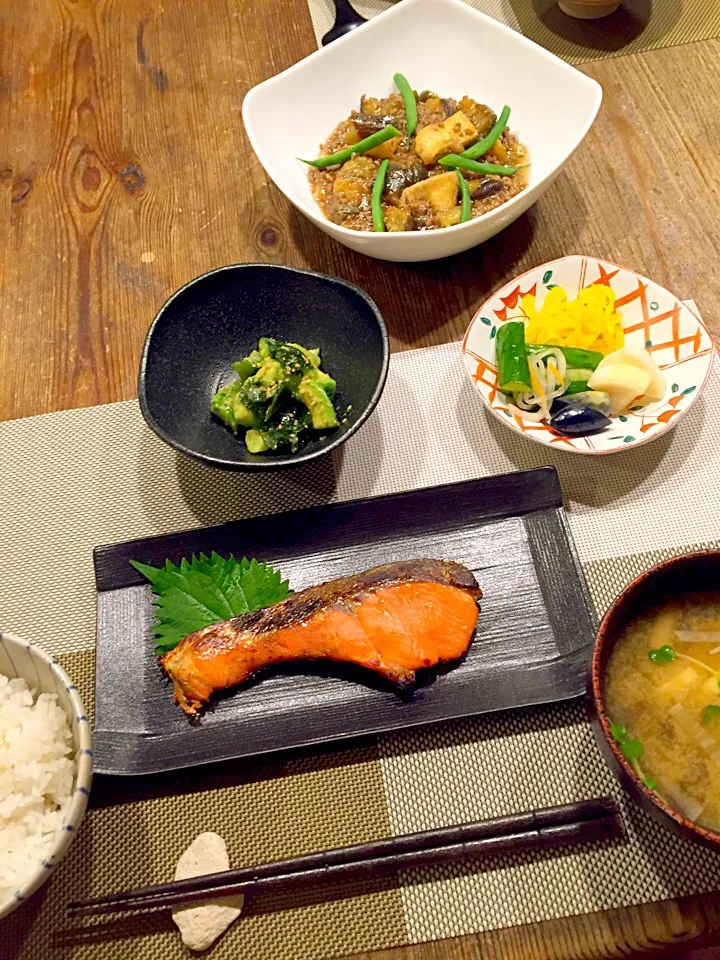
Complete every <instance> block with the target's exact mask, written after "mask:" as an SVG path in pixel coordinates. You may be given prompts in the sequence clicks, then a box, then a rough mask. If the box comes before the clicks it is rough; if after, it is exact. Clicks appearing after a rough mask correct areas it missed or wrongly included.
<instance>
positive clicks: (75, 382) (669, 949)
mask: <svg viewBox="0 0 720 960" xmlns="http://www.w3.org/2000/svg"><path fill="white" fill-rule="evenodd" d="M0 49H2V51H3V61H2V64H1V65H0V71H2V72H0V124H1V128H2V130H3V131H4V135H3V142H2V146H0V189H1V190H2V191H3V198H2V209H3V221H2V234H1V235H2V241H1V245H0V258H1V259H0V270H1V273H0V276H1V277H2V285H1V289H0V317H1V318H2V320H1V324H2V337H0V370H2V377H0V419H11V418H14V417H26V416H30V415H33V414H41V413H47V412H49V411H53V410H62V409H68V408H72V407H83V406H89V405H92V404H98V403H109V402H111V401H115V400H125V399H130V398H133V397H135V395H136V375H137V366H138V358H139V355H140V348H141V345H142V341H143V338H144V336H145V332H146V330H147V328H148V325H149V323H150V321H151V320H152V318H153V315H154V313H155V311H156V310H157V308H158V307H159V306H160V304H161V303H162V302H163V300H164V299H165V298H166V297H167V296H168V295H169V294H170V293H171V292H172V291H173V290H175V289H176V288H177V287H178V286H180V285H181V284H182V283H184V282H185V281H187V280H188V279H190V278H191V277H194V276H196V275H197V274H199V273H202V272H203V271H204V270H207V269H209V268H212V267H216V266H219V265H221V264H227V263H233V262H238V261H253V260H260V261H270V262H275V263H289V264H292V265H295V266H303V267H310V268H312V269H316V270H321V271H325V272H327V273H333V274H337V275H338V276H340V277H345V278H346V279H348V280H352V281H354V282H356V283H358V284H360V285H361V286H362V287H364V288H365V289H366V290H367V291H368V292H369V293H370V295H371V296H372V297H373V298H374V299H375V300H376V301H377V303H378V304H379V306H380V308H381V310H382V311H383V313H384V315H385V318H386V320H387V324H388V327H389V330H390V333H391V337H392V347H393V349H394V350H403V349H407V348H410V347H416V346H420V345H425V344H433V343H442V342H445V341H449V340H455V339H459V338H460V337H461V335H462V333H463V332H464V330H465V327H466V326H467V324H468V322H469V320H470V318H471V316H472V315H473V313H474V311H475V310H476V308H477V306H478V305H479V304H480V303H481V302H482V301H483V300H484V299H485V297H486V296H487V295H488V293H489V292H490V291H491V290H493V289H494V288H495V287H497V286H498V285H500V284H501V283H503V282H505V281H506V280H508V279H509V278H511V277H512V276H513V275H514V274H516V273H519V272H520V271H522V270H524V269H526V268H528V267H530V266H533V265H535V264H537V263H540V262H542V261H544V260H549V259H551V258H553V257H556V256H559V255H561V254H564V253H573V252H582V253H589V254H595V255H598V256H601V257H607V258H608V259H610V260H615V261H617V262H618V263H623V264H627V265H628V266H630V267H633V268H635V269H637V270H639V271H640V272H642V273H645V274H647V275H648V276H649V277H652V278H653V279H655V280H657V281H658V282H659V283H661V284H663V285H665V286H667V287H669V288H670V289H671V290H673V291H674V292H676V293H677V294H678V295H679V296H681V297H694V298H695V299H696V301H697V303H698V306H699V307H700V310H701V312H702V314H703V316H704V317H705V319H706V321H707V322H708V324H709V325H710V327H711V328H712V329H713V332H714V333H715V335H716V336H718V335H720V266H719V264H720V189H719V188H718V184H719V183H720V126H719V125H718V123H717V116H716V114H717V111H716V107H717V104H718V103H720V41H717V40H708V41H702V42H697V43H693V44H690V45H687V46H682V47H677V48H674V49H666V50H659V51H654V52H647V53H642V54H637V55H632V56H627V57H621V58H618V59H614V60H604V61H600V62H597V63H593V64H590V65H588V66H586V67H584V68H583V70H584V72H586V73H587V74H589V75H590V76H592V77H594V78H595V79H596V80H598V81H599V82H600V83H601V84H602V86H603V88H604V91H605V99H604V102H603V106H602V108H601V111H600V115H599V117H598V119H597V122H596V123H595V125H594V127H593V129H592V130H591V132H590V134H589V135H588V137H587V139H586V140H585V142H584V143H583V145H582V146H581V148H580V149H579V150H578V152H577V154H576V155H575V157H574V158H573V159H572V161H571V162H570V164H569V165H568V167H567V171H566V172H565V173H563V174H562V175H561V176H560V177H559V178H558V180H557V181H556V182H555V184H554V185H553V186H552V187H551V188H550V190H549V191H548V192H547V193H546V194H545V196H544V197H543V198H542V199H541V200H540V201H539V202H538V203H537V204H536V206H535V207H533V208H532V209H531V210H530V211H529V212H528V213H526V214H525V215H524V216H523V217H521V218H520V219H519V220H518V221H517V222H516V223H515V224H513V225H512V226H511V227H509V228H508V229H507V230H505V231H504V233H502V234H500V235H499V236H498V237H495V238H494V239H493V240H490V241H489V242H488V243H486V244H485V245H484V246H482V247H478V248H476V249H475V250H470V251H468V252H467V253H465V254H462V255H460V256H458V257H455V258H454V259H452V260H449V261H443V262H439V263H427V264H409V265H397V264H389V263H382V262H380V261H375V260H370V259H368V258H365V257H362V256H360V255H359V254H354V253H351V252H350V251H348V250H346V249H345V248H344V247H342V246H340V245H339V244H336V243H334V242H333V241H331V240H330V239H329V238H328V237H326V236H325V235H324V234H322V233H320V231H318V230H317V229H316V228H315V227H313V226H312V225H311V224H310V223H308V222H307V221H306V220H305V218H304V217H303V216H302V215H300V214H298V213H296V212H295V211H294V210H293V209H292V208H291V207H290V204H289V203H288V202H287V201H286V200H285V199H284V198H283V196H282V195H281V194H280V193H279V192H278V190H276V188H275V187H274V186H273V185H272V184H271V183H270V182H269V181H268V179H267V178H266V176H265V175H264V172H263V170H262V168H261V167H260V164H259V163H258V162H257V160H256V159H255V156H254V154H253V152H252V150H251V148H250V146H249V144H248V142H247V139H246V137H245V135H244V132H243V128H242V123H241V116H240V108H241V104H242V99H243V96H244V94H245V93H246V92H247V91H248V90H249V89H250V88H251V87H252V86H253V85H254V84H256V83H258V82H260V81H261V80H264V79H266V78H267V77H269V76H271V75H273V74H275V73H277V72H279V71H280V70H283V69H285V68H286V67H288V66H289V65H290V64H292V63H294V62H295V61H297V60H299V59H301V58H302V57H304V56H306V55H307V54H309V53H310V52H312V51H313V50H314V49H315V37H314V35H313V32H312V29H311V24H310V16H309V13H308V10H307V7H306V5H305V3H304V2H303V0H294V2H293V3H290V0H284V2H282V3H279V2H277V0H256V2H254V3H252V4H247V5H242V4H240V3H236V4H233V3H230V2H226V0H185V2H184V3H177V4H170V3H167V4H165V5H163V3H162V2H161V0H123V2H113V0H26V2H25V3H22V4H20V3H12V2H10V0H6V2H5V3H4V5H2V7H0ZM701 943H714V944H716V945H717V944H720V895H716V896H712V897H692V898H688V899H685V900H682V901H676V902H673V903H669V904H662V905H648V906H643V907H636V908H632V909H624V910H614V911H609V912H606V913H603V914H598V915H593V916H586V917H579V918H574V919H572V920H563V921H555V922H552V923H545V924H539V925H535V926H528V927H521V928H516V929H512V930H507V931H500V932H497V933H492V934H485V935H479V936H473V937H467V938H462V939H458V940H452V941H450V940H448V941H444V942H441V943H435V944H429V945H424V946H418V947H409V948H406V949H397V950H387V951H383V952H381V953H373V954H372V955H365V960H370V956H372V958H373V960H380V958H383V960H401V958H402V960H411V958H412V960H420V958H422V960H431V958H433V960H435V958H437V960H439V958H444V960H445V958H447V960H450V958H453V960H461V958H463V960H470V958H475V957H493V958H501V957H513V958H526V957H534V958H539V957H542V958H561V957H562V958H570V957H573V958H576V957H598V958H610V957H616V956H618V957H619V956H621V955H622V956H628V955H629V954H632V953H636V952H640V951H642V952H643V955H645V954H646V953H649V954H652V955H653V956H667V957H674V958H678V957H686V958H690V957H693V958H697V960H699V958H700V957H701V956H702V957H707V958H710V957H711V956H717V953H716V952H715V950H716V948H710V949H709V950H708V952H707V953H706V952H705V951H696V950H695V947H696V946H698V945H699V944H701ZM681 944H682V946H681ZM691 945H692V950H691V952H687V950H688V948H689V947H690V946H691Z"/></svg>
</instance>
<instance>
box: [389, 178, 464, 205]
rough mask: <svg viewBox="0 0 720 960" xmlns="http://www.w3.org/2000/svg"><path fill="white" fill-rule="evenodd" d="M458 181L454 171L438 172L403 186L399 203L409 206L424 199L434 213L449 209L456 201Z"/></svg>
mask: <svg viewBox="0 0 720 960" xmlns="http://www.w3.org/2000/svg"><path fill="white" fill-rule="evenodd" d="M457 194H458V181H457V176H456V175H455V171H454V170H453V171H451V172H450V173H439V174H438V175H437V176H436V177H428V179H427V180H421V181H420V183H413V185H412V186H411V187H405V189H404V190H403V192H402V194H401V195H400V203H401V204H402V205H403V206H409V205H410V204H412V203H417V202H418V201H425V203H429V204H430V206H431V207H432V208H433V210H434V211H435V212H436V213H440V212H441V211H443V210H449V209H450V208H451V207H454V206H455V204H456V203H457Z"/></svg>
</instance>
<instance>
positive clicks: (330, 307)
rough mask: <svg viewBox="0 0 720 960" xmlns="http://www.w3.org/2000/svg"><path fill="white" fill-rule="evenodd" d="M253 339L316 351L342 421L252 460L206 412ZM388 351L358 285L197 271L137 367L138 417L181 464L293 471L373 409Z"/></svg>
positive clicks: (265, 267)
mask: <svg viewBox="0 0 720 960" xmlns="http://www.w3.org/2000/svg"><path fill="white" fill-rule="evenodd" d="M260 337H275V338H277V339H279V340H290V341H292V342H294V343H301V344H303V346H306V347H319V348H320V351H321V358H322V368H323V370H326V371H327V372H328V373H329V374H330V375H331V376H332V377H333V378H334V379H335V380H336V381H337V393H336V398H335V407H336V409H337V411H338V414H339V416H340V417H341V418H342V415H343V413H344V412H345V410H346V409H347V408H348V406H350V408H351V409H350V413H349V414H348V416H347V420H346V422H345V423H342V424H341V425H340V426H339V427H338V429H337V430H334V431H332V432H330V433H323V434H318V435H317V436H316V438H314V439H310V440H308V442H307V443H306V444H305V445H304V446H303V447H301V448H300V450H299V451H298V452H297V453H290V452H277V453H274V452H273V453H271V452H268V453H263V454H252V453H249V452H248V450H247V449H246V447H245V443H244V441H243V438H242V434H238V435H235V434H234V433H233V432H232V431H231V430H230V429H228V428H227V427H226V426H225V425H224V424H223V423H222V422H221V421H220V420H218V419H217V418H216V417H215V416H213V415H212V414H211V413H210V401H211V399H212V397H213V394H214V393H215V392H216V391H217V390H218V389H219V388H220V387H222V386H224V385H225V384H226V383H228V382H229V381H230V380H232V379H234V378H235V376H236V374H235V373H234V371H233V369H232V367H231V363H232V362H233V361H234V360H241V359H242V358H243V357H244V356H246V355H247V354H248V353H249V352H250V351H251V350H253V349H254V348H256V347H257V344H258V340H259V339H260ZM388 361H389V348H388V339H387V333H386V331H385V324H384V323H383V319H382V316H381V315H380V311H379V310H378V308H377V307H376V306H375V304H374V303H373V301H372V300H371V299H370V297H368V295H367V294H366V293H365V292H364V291H362V290H361V289H360V288H359V287H356V286H353V284H350V283H346V282H345V281H344V280H338V279H337V278H336V277H328V276H324V275H323V274H321V273H311V272H310V271H307V270H295V269H293V268H291V267H282V266H275V265H271V264H264V263H240V264H236V265H235V266H229V267H221V268H220V269H219V270H213V271H211V272H210V273H205V274H203V275H202V276H201V277H198V278H197V279H195V280H192V281H191V282H190V283H188V284H186V285H185V286H184V287H182V288H181V289H180V290H178V291H177V293H175V294H173V296H172V297H170V299H169V300H168V301H167V302H166V303H165V304H164V305H163V306H162V307H161V308H160V311H159V313H158V315H157V316H156V317H155V320H154V321H153V324H152V326H151V327H150V330H149V331H148V335H147V339H146V340H145V346H144V348H143V354H142V360H141V363H140V375H139V381H138V394H139V398H140V409H141V410H142V413H143V416H144V417H145V420H146V421H147V423H148V425H149V426H150V427H151V428H152V429H153V430H154V431H155V433H157V435H158V436H159V437H161V438H162V439H163V440H165V441H166V442H167V443H169V444H170V445H171V446H173V447H175V448H176V449H177V450H180V451H181V453H184V454H187V456H189V457H195V458H196V459H198V460H201V461H202V462H203V463H206V464H209V465H210V466H213V467H224V468H226V469H230V470H273V469H277V468H278V467H288V466H295V465H297V464H299V463H305V462H307V461H308V460H313V459H315V457H320V456H323V455H324V454H326V453H329V452H330V451H331V450H334V449H335V448H336V447H339V446H340V444H341V443H344V442H345V441H346V440H347V439H348V437H350V436H352V434H353V433H355V431H356V430H357V429H358V428H359V427H360V425H361V424H362V423H364V421H365V420H367V418H368V417H369V416H370V414H371V413H372V411H373V410H374V409H375V406H376V405H377V402H378V400H379V399H380V395H381V394H382V391H383V387H384V386H385V378H386V377H387V371H388Z"/></svg>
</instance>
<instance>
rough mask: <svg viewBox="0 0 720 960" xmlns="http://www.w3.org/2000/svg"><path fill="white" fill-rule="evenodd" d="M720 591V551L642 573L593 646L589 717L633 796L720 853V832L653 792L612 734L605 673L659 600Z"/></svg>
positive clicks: (667, 822)
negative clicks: (630, 630) (628, 632)
mask: <svg viewBox="0 0 720 960" xmlns="http://www.w3.org/2000/svg"><path fill="white" fill-rule="evenodd" d="M706 590H707V591H715V590H717V591H718V592H720V550H704V551H701V552H699V553H688V554H685V555H684V556H680V557H674V558H673V559H672V560H666V561H665V562H664V563H660V564H658V566H656V567H653V568H652V570H648V572H647V573H643V574H641V575H640V576H639V577H637V578H636V579H635V580H633V582H632V583H631V584H630V586H629V587H627V589H626V590H625V591H624V592H623V593H621V594H620V596H619V597H618V598H617V600H616V601H615V602H614V603H613V605H612V606H611V607H610V609H609V610H608V612H607V613H606V614H605V616H604V618H603V621H602V623H601V624H600V629H599V631H598V635H597V639H596V641H595V648H594V650H593V659H592V667H591V670H590V681H589V685H588V694H589V705H590V720H591V723H592V726H593V730H594V733H595V737H596V739H597V742H598V744H599V746H600V749H601V751H602V753H603V756H604V757H605V760H606V761H607V763H608V765H609V767H610V769H611V770H612V771H613V773H614V774H615V775H616V777H617V778H618V779H619V780H620V782H621V783H622V785H623V787H625V789H626V790H627V792H628V793H629V794H630V796H631V797H632V798H633V799H634V800H635V801H636V802H637V803H638V804H639V805H640V806H641V807H642V808H643V809H644V810H645V811H646V812H647V813H649V814H650V816H651V817H653V818H654V819H655V820H658V821H659V822H660V823H662V824H663V825H664V826H665V827H668V828H669V829H670V830H672V831H673V833H678V834H680V835H681V836H683V837H686V838H687V839H689V840H694V841H696V842H697V843H702V844H704V845H705V846H709V847H711V848H712V849H713V850H715V851H717V852H720V833H716V832H714V831H713V830H708V829H707V828H706V827H703V826H701V825H700V824H698V823H695V822H694V821H692V820H688V819H687V817H684V816H683V815H682V814H681V813H679V812H678V811H677V810H674V809H673V808H672V807H671V806H670V804H668V803H666V802H665V800H663V798H662V797H661V796H659V794H657V793H656V792H655V791H654V790H649V789H648V788H647V787H646V786H645V784H644V783H643V782H642V780H641V779H640V778H639V777H638V775H637V774H636V773H635V771H634V770H633V768H632V766H631V765H630V763H628V761H627V760H626V759H625V757H624V756H623V754H622V751H621V750H620V747H619V746H618V744H617V743H616V742H615V740H613V738H612V735H611V733H610V723H611V720H610V718H609V716H608V713H607V707H606V703H605V673H606V670H607V665H608V662H609V660H610V657H611V656H612V652H613V650H614V649H615V644H616V643H617V641H618V640H619V638H620V636H621V635H622V633H623V631H624V630H625V627H626V626H627V625H628V624H629V623H630V622H631V621H632V620H634V619H635V618H636V617H637V616H639V615H641V614H642V613H644V612H646V611H647V610H650V609H653V608H654V607H657V604H658V602H659V601H660V602H661V601H662V600H664V599H666V598H672V597H682V596H685V595H687V594H690V593H697V592H701V591H706Z"/></svg>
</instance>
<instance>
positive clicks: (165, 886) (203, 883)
mask: <svg viewBox="0 0 720 960" xmlns="http://www.w3.org/2000/svg"><path fill="white" fill-rule="evenodd" d="M621 833H622V821H621V819H620V816H619V814H618V809H617V805H616V803H615V801H614V800H613V799H612V797H602V798H599V799H596V800H583V801H580V802H578V803H570V804H566V805H564V806H559V807H549V808H547V809H544V810H536V811H531V812H528V813H518V814H512V815H510V816H507V817H498V818H496V819H493V820H481V821H478V822H476V823H465V824H460V825H459V826H455V827H444V828H442V829H439V830H427V831H424V832H422V833H411V834H406V835H404V836H400V837H392V838H391V839H388V840H377V841H374V842H372V843H362V844H358V845H356V846H352V847H340V848H338V849H336V850H326V851H323V852H321V853H311V854H308V855H306V856H303V857H295V858H293V859H291V860H278V861H275V862H273V863H265V864H261V865H259V866H254V867H240V868H238V869H235V870H224V871H223V872H222V873H212V874H206V875H205V876H202V877H193V878H192V879H189V880H176V881H172V882H171V883H161V884H157V885H156V886H152V887H144V888H140V889H138V890H131V891H127V892H122V893H116V894H110V895H109V896H105V897H98V898H97V899H93V900H80V901H77V902H75V903H71V904H70V905H69V907H68V910H69V911H70V913H71V914H72V915H74V916H81V915H87V914H106V913H120V912H126V911H131V910H155V909H161V908H169V907H177V906H181V905H186V904H189V903H199V902H201V901H204V900H218V899H221V898H223V897H229V896H236V895H237V894H239V893H248V892H256V891H260V890H262V891H268V890H275V891H276V890H279V889H280V888H282V889H288V888H289V887H291V886H293V885H295V884H301V885H303V884H309V883H311V882H317V881H318V880H343V881H348V880H358V879H362V878H365V877H375V876H378V875H379V874H381V873H383V874H384V873H386V872H388V871H393V872H394V871H396V870H399V869H408V868H410V867H419V866H429V865H431V864H438V863H446V862H450V861H454V860H459V859H462V858H463V857H478V856H490V855H492V854H498V853H507V852H519V851H522V850H539V849H545V848H547V847H551V846H557V845H566V844H573V843H586V842H591V841H599V840H612V839H615V838H616V837H618V836H620V834H621Z"/></svg>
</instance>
